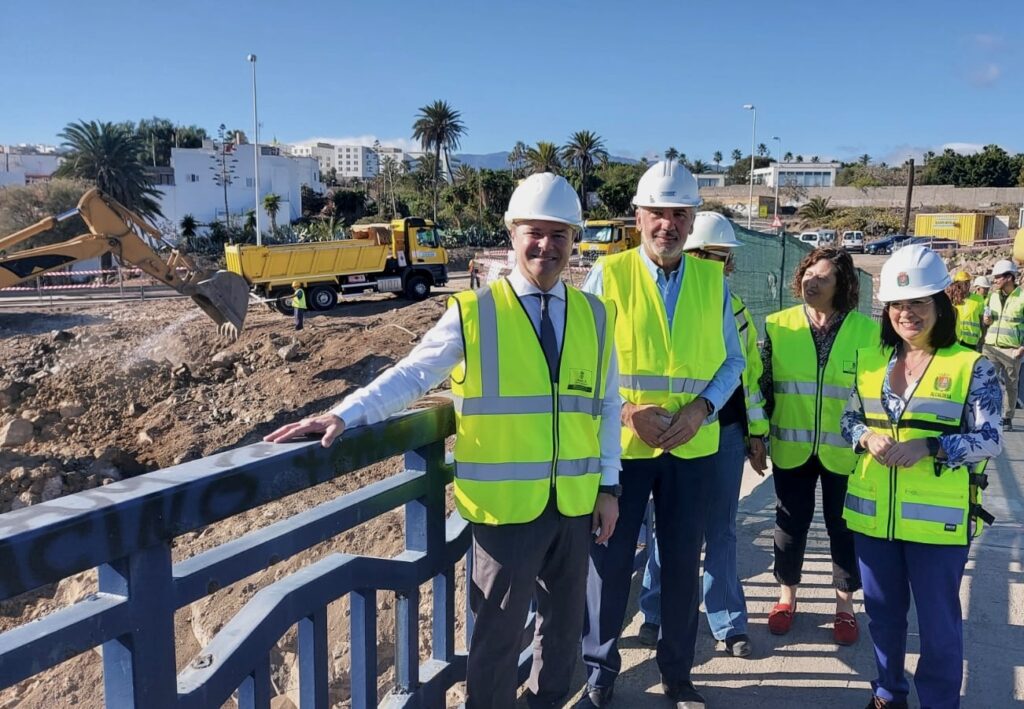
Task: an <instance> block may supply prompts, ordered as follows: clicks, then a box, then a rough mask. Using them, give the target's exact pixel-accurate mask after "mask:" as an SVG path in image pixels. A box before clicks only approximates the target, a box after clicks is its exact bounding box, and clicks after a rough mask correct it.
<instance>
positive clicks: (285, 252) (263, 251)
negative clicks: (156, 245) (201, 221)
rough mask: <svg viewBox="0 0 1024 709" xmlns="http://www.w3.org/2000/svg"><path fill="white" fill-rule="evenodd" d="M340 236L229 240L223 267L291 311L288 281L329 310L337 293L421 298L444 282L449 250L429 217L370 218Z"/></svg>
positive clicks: (313, 303)
mask: <svg viewBox="0 0 1024 709" xmlns="http://www.w3.org/2000/svg"><path fill="white" fill-rule="evenodd" d="M352 235H353V237H354V238H352V239H342V240H339V241H319V242H304V243H299V244H275V245H273V246H253V245H249V244H247V245H238V244H234V245H230V246H225V247H224V254H225V257H226V260H227V268H228V270H229V271H231V272H233V273H237V274H238V275H240V276H241V277H242V278H244V279H245V280H246V281H247V282H248V283H249V284H250V286H251V287H252V289H253V290H254V291H255V292H256V293H257V294H258V295H260V296H261V297H263V298H266V299H269V300H271V301H272V302H273V304H274V307H276V308H277V309H278V310H279V311H280V312H282V313H285V314H291V312H292V303H291V299H292V294H293V291H294V289H293V288H292V283H294V282H295V281H298V282H299V283H301V284H302V286H303V287H304V288H305V289H306V303H307V304H308V305H309V308H310V309H311V310H330V309H331V308H333V307H334V306H335V305H337V303H338V294H339V293H340V294H343V295H345V294H358V293H364V292H366V291H374V292H378V293H400V294H402V295H404V296H405V297H406V298H409V299H411V300H423V299H424V298H426V297H427V296H429V295H430V289H431V287H433V286H443V285H444V284H445V283H447V282H448V269H447V267H446V264H447V263H448V253H447V252H446V251H445V250H444V248H443V247H442V246H441V233H440V231H439V230H438V229H437V227H436V226H435V225H434V223H433V222H432V221H430V220H429V219H420V218H417V217H408V218H405V219H395V220H393V221H392V222H391V223H390V224H368V225H363V226H360V227H356V228H354V229H353V230H352Z"/></svg>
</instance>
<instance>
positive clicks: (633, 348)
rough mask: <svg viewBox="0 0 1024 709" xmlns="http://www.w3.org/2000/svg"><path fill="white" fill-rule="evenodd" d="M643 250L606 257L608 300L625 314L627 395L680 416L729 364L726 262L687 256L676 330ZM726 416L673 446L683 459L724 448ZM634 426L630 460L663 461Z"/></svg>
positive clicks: (622, 377)
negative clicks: (720, 423) (720, 439)
mask: <svg viewBox="0 0 1024 709" xmlns="http://www.w3.org/2000/svg"><path fill="white" fill-rule="evenodd" d="M640 248H642V247H637V248H633V249H629V250H628V251H623V252H621V253H618V254H614V255H612V256H605V257H602V259H601V261H600V262H601V263H602V264H603V267H602V268H603V277H604V281H603V290H604V297H605V299H606V300H607V301H608V302H610V303H614V304H615V308H616V311H617V312H619V313H620V314H621V315H622V316H621V317H619V318H617V320H616V323H615V347H616V352H617V353H618V357H619V393H620V394H621V395H622V397H623V398H624V399H625V400H626V401H628V402H630V403H633V404H653V405H656V406H661V407H662V408H664V409H666V410H667V411H669V412H670V413H675V412H676V411H678V410H679V409H681V408H683V406H685V405H686V404H688V403H690V402H691V401H693V400H694V399H696V398H697V397H698V396H699V395H700V394H701V392H703V391H704V388H705V387H707V385H708V384H709V383H710V382H711V379H712V378H713V377H714V375H715V372H717V371H718V368H719V367H720V366H721V365H722V363H723V362H724V361H725V336H724V335H723V332H722V330H723V328H724V322H723V313H722V303H723V298H724V297H725V296H724V292H725V277H724V275H723V271H722V264H721V263H717V262H715V261H704V260H702V259H699V258H696V257H693V256H690V255H688V254H684V255H683V258H684V259H685V263H684V264H683V266H682V267H683V268H684V269H685V270H684V271H683V282H682V284H681V285H680V288H679V299H678V301H677V304H676V309H675V317H674V318H673V320H672V331H671V332H669V328H668V315H667V314H666V312H665V304H664V303H663V302H662V299H661V293H660V292H659V291H658V287H657V284H656V283H655V282H654V279H653V278H651V274H650V272H649V271H648V270H647V268H646V267H645V266H644V263H643V260H642V258H641V256H640ZM718 428H719V427H718V416H717V413H716V414H713V415H712V416H710V417H708V419H706V420H705V421H704V423H703V425H702V426H701V427H700V430H698V431H697V434H696V435H695V436H694V437H693V438H692V439H690V440H689V441H688V442H686V443H684V444H683V445H681V446H678V447H676V448H673V449H672V450H671V451H669V452H670V453H672V455H674V456H676V457H678V458H699V457H702V456H707V455H711V454H712V453H715V452H716V451H717V450H718ZM662 453H663V451H662V450H661V449H660V448H651V447H650V446H648V445H647V444H646V443H644V442H643V441H642V440H640V437H639V436H637V435H636V434H635V433H633V430H632V429H630V428H629V427H628V426H623V427H622V457H623V458H626V459H634V458H656V457H657V456H659V455H661V454H662Z"/></svg>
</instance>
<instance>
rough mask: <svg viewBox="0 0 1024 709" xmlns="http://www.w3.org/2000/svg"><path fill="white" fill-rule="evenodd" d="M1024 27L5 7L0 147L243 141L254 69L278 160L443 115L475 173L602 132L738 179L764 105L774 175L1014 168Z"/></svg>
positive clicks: (321, 4)
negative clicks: (137, 140)
mask: <svg viewBox="0 0 1024 709" xmlns="http://www.w3.org/2000/svg"><path fill="white" fill-rule="evenodd" d="M1022 20H1024V3H1022V2H1021V0H985V1H984V2H973V3H963V2H950V1H948V0H888V1H886V2H879V1H877V0H865V1H863V2H859V3H851V2H809V1H808V2H796V1H788V0H777V1H776V2H773V3H766V2H763V1H761V2H755V1H749V2H748V1H746V0H744V1H734V2H726V1H718V2H715V1H711V2H694V1H693V0H690V1H688V2H681V1H677V2H649V1H647V0H632V1H630V2H612V1H604V0H593V1H591V2H584V1H579V2H558V1H557V0H547V1H546V2H533V1H532V0H523V1H520V2H488V1H487V0H482V1H479V0H478V1H475V2H470V1H468V0H466V1H464V0H454V1H448V0H434V1H433V2H411V1H410V2H396V1H389V0H364V1H362V2H351V1H348V0H346V1H344V2H329V1H327V0H307V1H306V2H302V3H284V2H280V1H278V2H271V1H269V0H249V1H248V2H233V1H232V0H228V1H227V2H221V3H210V2H200V1H199V0H178V1H177V2H173V3H166V2H150V1H149V0H131V1H128V0H101V2H98V3H87V2H81V0H42V1H40V0H34V1H28V0H7V1H6V2H4V3H2V4H0V48H2V49H0V52H2V55H3V56H4V58H5V60H4V62H3V65H4V67H5V68H4V70H3V71H2V72H0V97H2V104H0V143H23V142H28V143H36V142H41V143H56V142H59V141H58V139H57V137H56V135H57V133H58V132H59V131H60V130H61V128H62V127H63V126H64V125H65V124H66V123H68V122H69V121H73V120H77V119H101V120H125V119H133V120H138V119H139V118H142V117H148V116H153V115H157V116H162V117H167V118H170V119H172V120H174V121H176V122H181V123H196V124H199V125H201V126H204V127H205V128H207V130H209V131H211V132H213V131H214V130H215V129H216V126H217V125H218V124H220V123H225V124H227V125H228V126H229V127H240V128H242V129H244V130H246V132H247V133H249V134H250V135H251V127H252V103H251V100H252V99H251V93H250V91H251V84H250V76H251V74H250V65H249V64H248V63H247V62H246V60H245V56H246V54H247V53H249V52H254V53H256V54H257V55H258V57H259V60H258V82H259V110H260V122H261V123H262V125H263V129H262V137H263V139H264V140H270V139H271V138H272V137H276V138H277V139H278V140H279V141H282V142H295V141H299V140H305V139H309V138H313V137H325V138H334V139H339V138H362V139H364V140H372V137H370V136H377V137H379V138H380V139H381V140H382V141H383V142H385V143H392V144H401V141H409V137H410V132H411V130H410V126H411V124H412V122H413V120H414V117H415V114H416V111H417V109H418V108H419V107H420V106H422V105H424V104H426V103H428V102H430V101H433V100H434V99H444V100H447V101H449V102H450V103H452V104H453V105H454V106H455V107H456V108H457V109H459V110H460V111H461V112H462V116H463V119H464V121H465V123H466V126H467V128H468V132H467V135H466V137H465V139H464V140H463V144H462V151H463V152H471V153H486V152H496V151H499V150H507V149H509V148H511V146H512V145H513V144H514V143H515V141H516V140H523V141H525V142H527V143H534V142H536V141H538V140H550V141H554V142H558V143H561V142H564V141H565V139H566V138H567V137H568V136H569V134H570V133H572V132H573V131H576V130H582V129H589V130H593V131H595V132H597V133H598V134H599V135H601V136H602V137H603V138H604V140H605V144H606V146H607V147H608V149H609V150H610V151H611V152H612V153H613V154H615V155H624V156H631V157H639V156H641V155H644V154H652V153H654V152H658V153H660V152H663V151H664V150H665V149H666V148H667V147H669V146H670V145H671V146H675V147H676V148H677V149H679V150H680V151H682V152H684V153H686V154H687V156H688V157H689V158H690V159H696V158H702V159H704V160H706V161H709V160H710V159H711V155H712V153H713V152H714V151H715V150H721V151H722V152H723V153H724V154H725V156H726V159H727V160H728V155H729V153H730V152H731V151H732V150H733V149H734V148H740V149H741V150H743V151H744V152H746V151H749V149H750V132H751V113H750V112H749V111H745V110H743V109H742V108H741V106H742V104H744V103H754V104H755V105H756V106H757V124H758V125H757V134H758V142H759V143H760V142H764V143H766V144H767V145H768V146H769V148H771V149H772V151H773V154H774V152H775V151H776V144H775V142H774V141H772V140H771V136H773V135H778V136H780V137H781V138H782V150H783V152H786V151H792V152H793V153H795V154H796V153H802V154H803V155H804V156H805V157H808V158H809V157H810V156H812V155H819V156H821V157H822V158H825V157H835V158H840V159H851V158H853V157H855V156H857V155H860V154H862V153H868V154H870V155H871V156H873V157H874V158H875V159H877V160H888V161H890V162H896V161H898V160H902V158H903V157H905V156H906V155H907V154H909V153H920V152H922V151H924V150H928V149H932V150H936V151H939V150H941V149H942V148H943V147H944V146H950V145H952V146H954V147H962V148H963V149H970V148H971V146H980V145H984V144H987V143H997V144H999V145H1002V146H1003V147H1004V148H1006V149H1007V150H1009V151H1010V152H1020V151H1024V131H1022V127H1024V79H1022V67H1024V49H1022V46H1024V43H1021V42H1020V41H1019V31H1020V28H1021V27H1022V26H1024V22H1022ZM407 145H411V142H409V143H407Z"/></svg>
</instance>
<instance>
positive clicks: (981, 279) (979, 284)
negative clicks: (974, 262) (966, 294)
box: [970, 276, 992, 305]
mask: <svg viewBox="0 0 1024 709" xmlns="http://www.w3.org/2000/svg"><path fill="white" fill-rule="evenodd" d="M991 288H992V281H990V280H989V279H988V276H978V277H977V278H975V279H974V283H972V284H971V295H970V298H971V300H977V301H979V302H980V303H981V304H982V305H984V304H985V301H986V300H988V292H989V290H990V289H991Z"/></svg>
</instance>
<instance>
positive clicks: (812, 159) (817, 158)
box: [811, 155, 821, 162]
mask: <svg viewBox="0 0 1024 709" xmlns="http://www.w3.org/2000/svg"><path fill="white" fill-rule="evenodd" d="M811 162H821V158H819V157H818V156H817V155H815V156H814V157H812V158H811Z"/></svg>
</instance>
